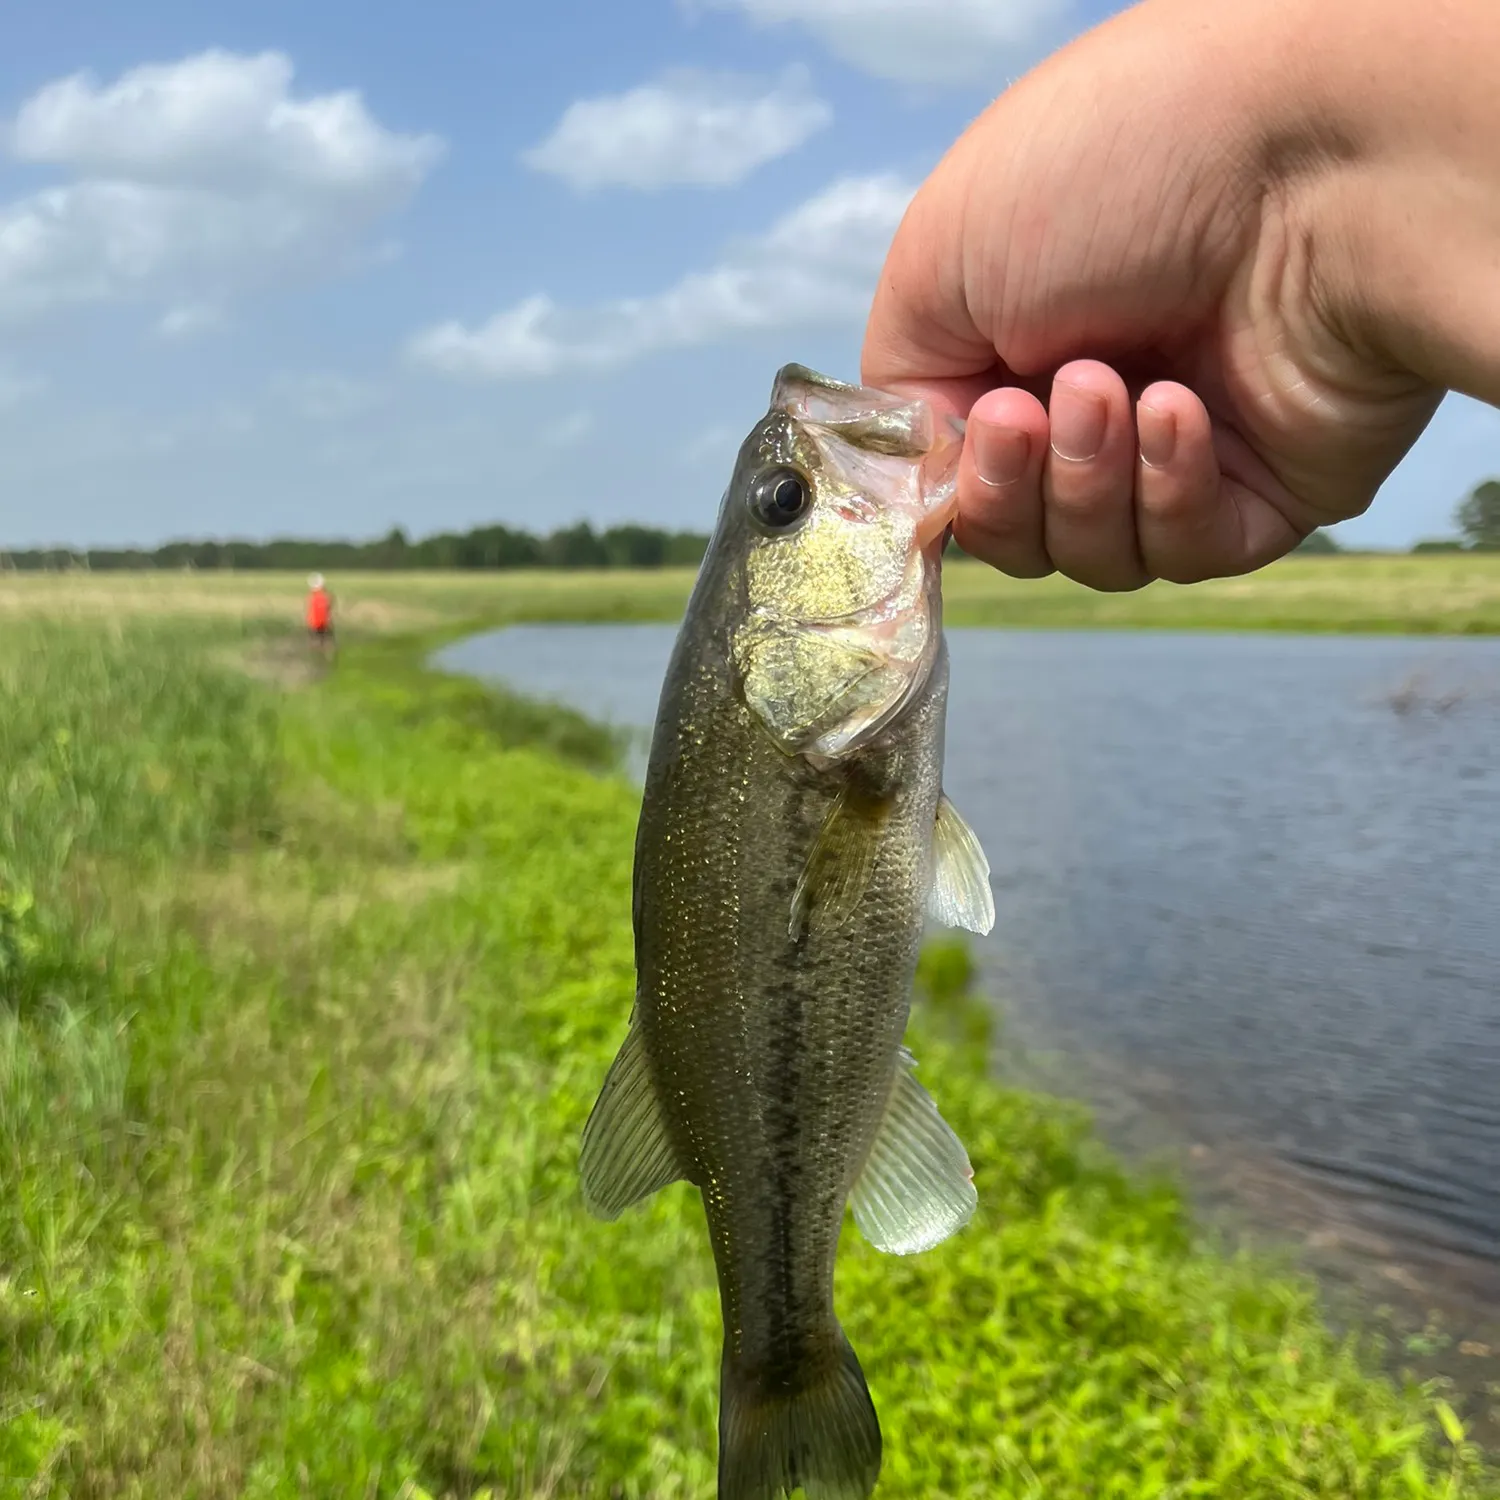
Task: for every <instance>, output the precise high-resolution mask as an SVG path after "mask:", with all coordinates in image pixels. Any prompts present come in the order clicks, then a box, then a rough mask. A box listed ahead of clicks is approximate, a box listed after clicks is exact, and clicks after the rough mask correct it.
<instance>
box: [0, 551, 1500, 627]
mask: <svg viewBox="0 0 1500 1500" xmlns="http://www.w3.org/2000/svg"><path fill="white" fill-rule="evenodd" d="M692 581H693V575H692V572H691V571H690V570H688V569H664V570H661V571H656V572H639V573H632V572H626V571H623V570H622V571H614V572H601V573H590V572H580V573H564V572H526V573H489V574H486V573H350V574H346V575H343V576H341V577H339V578H335V579H334V580H333V587H334V589H335V590H336V592H337V594H338V595H339V598H340V601H341V606H342V607H341V617H342V618H343V619H344V620H345V622H346V623H347V624H348V625H349V626H350V627H352V628H366V629H370V630H379V631H388V630H392V629H403V630H424V629H432V628H440V627H441V626H442V625H443V624H445V623H448V622H452V621H455V620H474V619H482V620H487V621H492V622H502V621H505V620H516V619H531V620H548V619H567V620H577V619H590V620H616V619H629V620H674V619H676V618H677V617H678V616H679V615H680V613H681V611H682V607H683V605H684V604H685V603H686V601H687V596H688V591H689V589H690V588H691V587H692ZM302 589H303V579H302V577H301V576H300V575H295V574H285V573H229V574H218V575H215V574H211V573H95V574H69V575H58V574H15V573H12V574H0V621H3V620H5V619H7V618H14V617H24V616H27V615H30V614H33V613H35V612H38V611H40V612H42V613H45V614H46V615H48V616H49V617H52V618H60V617H72V618H85V619H87V618H107V619H124V618H130V617H133V616H137V615H141V614H145V615H150V616H160V615H163V614H167V615H183V614H186V615H193V616H203V617H207V618H211V619H216V620H220V621H231V620H232V621H238V622H250V621H256V620H263V621H265V620H285V619H286V618H287V617H288V615H289V614H291V613H293V612H294V611H295V610H296V609H297V608H298V605H299V601H300V598H301V593H302ZM944 596H945V599H946V607H947V616H948V620H949V622H950V623H951V624H955V625H994V626H1008V627H1012V628H1027V627H1036V628H1046V629H1072V628H1080V627H1082V628H1094V629H1131V628H1144V629H1166V630H1172V629H1186V630H1291V631H1347V632H1382V633H1405V634H1420V635H1432V634H1452V635H1466V634H1494V633H1496V632H1500V553H1479V554H1454V553H1432V554H1425V555H1420V556H1397V555H1392V556H1349V557H1337V556H1335V557H1291V558H1286V559H1284V560H1283V561H1281V562H1279V563H1276V564H1274V565H1273V566H1271V567H1269V568H1264V569H1262V570H1261V571H1260V572H1258V573H1254V574H1251V575H1249V576H1248V577H1245V578H1224V579H1215V580H1213V581H1211V582H1208V583H1199V584H1193V585H1191V586H1187V587H1182V586H1178V585H1175V584H1168V583H1155V584H1152V585H1150V586H1149V587H1148V588H1145V589H1142V590H1139V591H1138V592H1136V593H1130V594H1097V593H1093V592H1091V591H1090V590H1088V589H1084V588H1080V587H1078V586H1077V585H1076V584H1073V583H1070V582H1068V581H1067V580H1066V579H1062V578H1056V577H1054V578H1044V579H1039V580H1032V581H1026V582H1021V581H1018V580H1016V579H1011V578H1006V577H1003V576H1002V575H1001V574H999V573H996V572H995V571H994V570H993V569H990V568H986V567H983V566H981V565H980V564H978V563H974V562H971V561H968V560H966V559H965V560H960V561H956V562H950V563H949V565H948V567H947V568H946V570H945V581H944Z"/></svg>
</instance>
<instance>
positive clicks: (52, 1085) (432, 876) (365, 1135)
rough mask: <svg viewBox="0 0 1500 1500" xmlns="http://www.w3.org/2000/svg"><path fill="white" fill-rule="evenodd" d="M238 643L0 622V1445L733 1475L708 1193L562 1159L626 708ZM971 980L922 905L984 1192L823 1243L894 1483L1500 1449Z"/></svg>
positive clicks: (82, 1455)
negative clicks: (1186, 1201) (887, 1247)
mask: <svg viewBox="0 0 1500 1500" xmlns="http://www.w3.org/2000/svg"><path fill="white" fill-rule="evenodd" d="M226 644H232V642H229V641H228V639H227V638H220V637H214V636H212V635H210V636H209V637H208V638H207V639H206V640H205V639H203V638H202V636H201V631H200V632H199V634H198V636H197V637H195V638H189V637H186V636H184V635H183V634H182V633H180V632H179V631H177V630H174V629H167V628H163V627H159V626H155V627H151V628H150V629H147V630H144V631H135V630H130V631H126V632H124V633H123V634H119V635H117V636H115V637H112V638H111V637H108V636H106V635H105V634H103V633H102V632H98V631H96V630H89V629H83V628H77V629H73V628H69V629H63V628H55V629H49V630H46V631H42V630H36V629H32V628H29V627H28V628H27V629H26V630H19V629H16V628H7V629H6V630H5V632H4V639H3V641H0V645H3V646H4V648H5V649H4V651H3V659H4V660H5V661H6V663H7V666H6V667H5V669H4V670H3V672H0V726H3V728H0V756H3V759H0V775H3V776H4V778H5V780H4V787H5V793H6V795H5V807H4V817H5V820H6V821H5V822H4V824H3V830H4V832H3V838H4V841H5V842H4V844H3V850H4V854H5V858H6V861H7V865H6V870H7V874H6V880H7V885H6V891H7V895H6V897H5V900H6V902H7V905H6V906H5V907H4V911H5V912H6V913H7V915H6V917H5V918H4V920H3V921H0V952H3V953H4V955H5V957H4V959H3V961H0V962H3V967H0V974H3V975H4V976H5V977H4V978H3V979H0V986H3V988H0V996H3V998H0V1173H3V1195H0V1495H5V1496H9V1495H16V1496H38V1497H40V1496H46V1497H54V1496H55V1497H63V1496H67V1497H76V1500H94V1497H105V1496H108V1497H134V1496H139V1497H147V1496H149V1497H153V1500H156V1497H163V1496H191V1497H200V1496H201V1497H215V1500H217V1497H226V1500H227V1497H230V1496H245V1497H255V1500H267V1497H278V1500H279V1497H293V1496H297V1497H303V1496H307V1497H313V1496H316V1497H328V1496H340V1497H342V1496H350V1497H366V1496H383V1497H393V1500H394V1497H402V1500H419V1497H422V1496H427V1497H453V1500H459V1497H462V1500H474V1497H478V1496H481V1495H487V1496H490V1497H492V1500H495V1497H500V1496H507V1497H537V1500H540V1497H544V1496H545V1497H585V1496H587V1497H599V1496H605V1497H630V1500H637V1497H639V1500H644V1497H653V1500H667V1497H686V1496H700V1495H704V1494H708V1493H711V1490H712V1475H713V1419H714V1412H715V1406H716V1389H715V1387H716V1377H717V1363H718V1359H717V1356H718V1347H717V1338H718V1327H717V1302H716V1297H715V1293H714V1286H713V1277H712V1267H711V1264H710V1260H709V1256H708V1252H707V1247H706V1241H705V1236H704V1232H703V1224H702V1214H701V1210H700V1208H699V1207H698V1205H697V1203H696V1202H695V1200H694V1198H693V1196H692V1195H691V1193H690V1192H689V1191H688V1190H687V1189H686V1188H685V1187H682V1186H678V1187H675V1188H672V1189H670V1190H668V1191H667V1192H666V1193H664V1194H662V1195H660V1196H659V1197H658V1199H657V1200H655V1201H654V1202H652V1203H650V1204H648V1205H646V1206H644V1207H643V1208H642V1209H640V1210H639V1211H634V1212H632V1213H631V1214H630V1215H628V1216H626V1217H625V1218H624V1219H622V1220H621V1221H620V1222H618V1223H615V1224H611V1225H601V1224H597V1223H594V1222H593V1221H591V1220H589V1219H588V1218H587V1217H586V1216H585V1215H584V1214H583V1212H582V1210H581V1208H580V1206H579V1203H578V1194H577V1186H576V1177H575V1163H576V1145H577V1140H578V1135H579V1131H580V1129H581V1127H582V1124H583V1121H584V1118H585V1117H586V1114H587V1111H588V1108H589V1106H590V1104H591V1102H592V1099H593V1095H594V1092H595V1090H596V1088H597V1086H598V1083H599V1081H600V1078H601V1076H602V1072H603V1069H604V1067H605V1065H606V1064H607V1062H608V1060H609V1057H610V1055H611V1053H612V1051H613V1049H614V1047H615V1046H616V1045H617V1043H618V1041H619V1039H620V1036H621V1034H622V1032H623V1028H624V1023H625V1018H626V1015H627V1012H628V1010H629V1005H630V999H631V990H632V982H633V980H632V963H631V946H630V924H629V916H628V913H629V874H630V857H631V841H632V833H633V826H634V817H635V794H634V793H633V792H632V790H631V788H630V787H629V786H628V785H627V784H626V783H624V782H623V781H621V780H618V779H614V778H612V777H610V776H607V775H605V776H600V775H599V774H597V773H596V772H595V771H593V770H590V769H589V766H598V765H599V764H601V763H602V762H603V761H604V760H605V759H606V758H607V755H608V752H609V746H608V743H607V741H603V740H600V739H599V738H597V737H593V738H591V737H590V734H589V732H588V730H587V727H586V726H581V725H579V724H577V723H574V722H572V721H570V720H568V719H566V717H564V718H563V719H562V720H559V721H558V722H555V723H552V724H550V725H545V724H543V722H542V720H541V719H540V718H538V716H537V714H536V711H535V710H524V709H522V708H519V707H517V706H515V705H511V704H507V703H506V702H505V701H504V700H499V701H498V702H497V701H496V700H492V699H488V698H486V697H485V695H484V694H483V693H482V692H481V690H479V689H478V688H475V687H472V686H470V685H467V684H461V683H452V682H443V681H441V680H437V679H430V678H427V677H425V676H424V675H422V674H420V673H419V672H417V671H416V669H415V666H414V662H413V658H412V656H411V655H410V654H407V655H403V654H402V653H401V652H400V651H399V650H397V649H396V648H395V647H393V646H389V645H387V646H384V647H381V648H379V649H378V650H377V649H375V648H371V649H370V650H369V651H368V652H365V651H362V650H361V649H355V650H352V651H351V652H350V653H349V654H348V655H347V656H346V657H345V659H344V661H343V662H342V663H341V664H340V668H339V670H338V671H337V672H336V673H335V674H334V675H333V676H332V677H331V678H329V679H328V680H326V681H324V682H322V683H319V684H317V685H315V686H313V687H310V688H307V689H305V690H303V691H300V692H297V693H282V694H278V693H275V692H273V691H272V690H271V689H269V688H264V687H261V686H258V685H256V684H254V683H252V682H250V681H249V680H247V679H246V678H244V677H243V676H241V675H237V674H236V673H235V672H234V671H233V670H232V669H231V668H229V667H227V666H215V665H213V664H212V662H213V661H214V660H215V659H217V653H219V652H220V651H221V648H222V647H224V646H225V645H226ZM965 980H966V964H965V960H964V957H963V954H962V952H961V951H960V950H958V949H955V948H952V947H944V948H940V949H935V950H933V951H932V952H931V953H930V954H929V955H928V957H927V959H926V960H925V961H924V968H923V985H924V990H925V992H926V994H927V995H928V997H929V998H928V1000H927V1002H926V1005H925V1007H924V1014H923V1017H922V1019H921V1020H920V1021H919V1023H918V1025H917V1027H916V1029H915V1035H914V1043H915V1045H916V1047H917V1049H918V1051H919V1054H920V1056H921V1057H922V1060H923V1072H924V1076H925V1077H926V1080H927V1082H928V1084H929V1086H930V1087H931V1088H932V1090H933V1092H934V1093H935V1094H936V1096H937V1097H938V1098H939V1099H940V1100H941V1102H942V1105H943V1108H944V1111H945V1113H946V1114H947V1115H948V1117H949V1118H950V1119H951V1120H952V1121H953V1122H954V1124H955V1126H956V1127H957V1128H958V1129H959V1130H960V1132H961V1133H962V1134H963V1136H964V1137H965V1139H966V1141H967V1143H968V1145H969V1148H970V1151H971V1154H972V1156H973V1160H974V1163H975V1168H976V1173H977V1178H978V1183H979V1186H980V1190H981V1203H982V1207H981V1210H980V1214H979V1216H978V1217H977V1219H976V1220H975V1222H974V1223H973V1224H972V1225H971V1226H970V1227H969V1228H968V1229H967V1230H966V1231H965V1232H964V1233H963V1234H962V1235H960V1236H958V1237H957V1238H956V1239H955V1240H953V1241H951V1242H950V1243H949V1244H947V1245H945V1246H943V1247H941V1248H940V1249H938V1250H936V1251H934V1252H931V1253H930V1254H928V1255H925V1256H920V1257H914V1258H912V1259H910V1260H899V1259H893V1258H890V1257H882V1256H879V1255H877V1254H875V1253H873V1252H871V1251H869V1250H868V1248H867V1247H865V1246H864V1245H863V1244H862V1243H860V1242H859V1241H858V1238H857V1236H854V1235H851V1236H850V1240H849V1243H848V1244H847V1247H846V1249H845V1251H844V1252H843V1255H842V1259H841V1267H840V1286H839V1296H840V1305H841V1310H842V1312H843V1314H844V1316H845V1321H846V1323H847V1326H848V1328H849V1332H850V1335H851V1337H852V1338H853V1340H854V1342H855V1344H856V1347H857V1348H858V1349H859V1350H860V1353H861V1356H862V1358H863V1360H864V1363H865V1366H866V1369H867V1371H868V1373H869V1376H870V1380H871V1384H872V1387H873V1390H874V1393H875V1398H876V1401H877V1403H878V1405H879V1407H880V1409H881V1413H882V1419H883V1422H884V1425H885V1429H886V1440H887V1462H886V1471H885V1478H884V1480H883V1481H882V1489H881V1491H880V1493H881V1494H882V1495H886V1496H891V1497H896V1496H913V1497H915V1496H924V1497H926V1496H933V1495H943V1496H952V1497H970V1496H973V1497H978V1496H1005V1497H1022V1496H1027V1497H1029V1496H1042V1495H1046V1496H1049V1497H1062V1496H1068V1497H1072V1496H1080V1497H1082V1496H1090V1497H1115V1496H1118V1497H1122V1500H1123V1497H1126V1496H1129V1497H1131V1500H1135V1497H1152V1496H1154V1497H1163V1500H1165V1497H1185V1496H1192V1495H1202V1496H1222V1497H1230V1500H1234V1497H1247V1500H1248V1497H1251V1496H1254V1497H1257V1500H1259V1497H1292V1496H1298V1497H1302V1496H1327V1497H1340V1500H1346V1497H1361V1500H1363V1497H1370V1500H1387V1497H1389V1500H1394V1497H1397V1496H1400V1497H1403V1500H1405V1497H1416V1500H1422V1497H1428V1496H1432V1497H1436V1496H1449V1497H1485V1496H1500V1482H1497V1481H1496V1479H1495V1477H1494V1476H1493V1475H1492V1474H1491V1475H1487V1474H1486V1473H1485V1472H1484V1470H1483V1468H1482V1464H1481V1460H1480V1456H1479V1454H1478V1452H1477V1451H1476V1450H1475V1449H1474V1448H1473V1446H1472V1444H1470V1443H1468V1442H1467V1441H1466V1440H1465V1438H1464V1435H1463V1430H1462V1427H1461V1425H1460V1414H1458V1413H1455V1412H1453V1411H1452V1410H1451V1409H1450V1408H1448V1407H1447V1406H1444V1405H1441V1404H1440V1401H1441V1394H1442V1393H1441V1391H1440V1390H1439V1389H1438V1388H1436V1387H1428V1388H1418V1387H1416V1386H1407V1387H1400V1388H1398V1387H1397V1386H1394V1385H1392V1384H1390V1383H1388V1382H1387V1381H1385V1380H1382V1379H1380V1378H1377V1377H1374V1376H1372V1375H1371V1374H1369V1373H1368V1366H1367V1364H1366V1362H1365V1360H1364V1358H1363V1356H1362V1354H1361V1353H1360V1351H1359V1350H1358V1349H1357V1348H1355V1347H1354V1346H1352V1345H1350V1344H1346V1343H1343V1342H1340V1341H1338V1340H1335V1339H1334V1338H1333V1337H1332V1336H1331V1335H1330V1334H1329V1333H1328V1332H1327V1330H1326V1328H1325V1326H1324V1324H1323V1323H1322V1321H1321V1319H1320V1316H1319V1313H1318V1308H1317V1304H1316V1300H1315V1297H1314V1295H1313V1293H1312V1291H1311V1288H1310V1287H1309V1286H1308V1285H1307V1284H1305V1283H1303V1282H1300V1281H1297V1280H1293V1279H1286V1278H1282V1277H1278V1276H1274V1275H1271V1274H1270V1273H1269V1272H1268V1271H1267V1270H1266V1269H1265V1268H1264V1267H1261V1266H1259V1265H1257V1264H1254V1263H1252V1262H1249V1261H1228V1260H1225V1259H1222V1258H1219V1257H1217V1256H1215V1255H1213V1254H1211V1253H1208V1252H1207V1251H1202V1250H1199V1249H1197V1248H1195V1246H1194V1243H1193V1237H1192V1234H1191V1231H1190V1227H1189V1225H1188V1223H1187V1220H1186V1218H1185V1216H1184V1213H1183V1210H1182V1205H1181V1203H1180V1201H1179V1199H1178V1197H1177V1196H1176V1194H1175V1193H1174V1192H1173V1191H1172V1190H1171V1189H1170V1188H1169V1187H1166V1186H1163V1185H1159V1184H1139V1183H1135V1182H1133V1181H1132V1180H1130V1179H1129V1178H1128V1177H1127V1176H1125V1175H1124V1174H1123V1173H1122V1172H1121V1171H1120V1170H1119V1169H1118V1168H1117V1167H1116V1166H1115V1165H1114V1164H1112V1163H1111V1162H1110V1161H1109V1160H1108V1159H1107V1158H1105V1157H1104V1156H1103V1155H1102V1153H1101V1152H1100V1151H1099V1149H1098V1147H1097V1146H1096V1145H1095V1143H1094V1142H1093V1140H1092V1137H1091V1136H1090V1134H1089V1131H1088V1127H1087V1123H1086V1121H1085V1120H1084V1119H1083V1118H1082V1117H1081V1115H1079V1114H1078V1113H1077V1112H1076V1111H1074V1110H1073V1109H1071V1108H1069V1107H1067V1106H1063V1105H1060V1104H1057V1103H1053V1102H1051V1101H1048V1100H1045V1099H1041V1098H1037V1097H1034V1096H1030V1095H1026V1094H1021V1093H1017V1092H1013V1091H1008V1090H1001V1089H998V1088H996V1087H995V1086H993V1085H992V1084H991V1083H989V1082H988V1081H987V1080H986V1079H985V1077H984V1076H983V1073H982V1064H981V1062H980V1059H981V1058H982V1056H983V1055H984V1052H985V1047H984V1046H983V1045H982V1043H983V1033H984V1027H985V1020H984V1013H983V1012H982V1011H981V1010H979V1009H977V1008H976V1007H975V1006H974V1005H973V1003H972V1001H970V1000H969V999H968V998H967V997H966V995H965V993H964V986H965ZM1445 1424H1446V1430H1445Z"/></svg>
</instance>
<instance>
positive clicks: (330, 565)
mask: <svg viewBox="0 0 1500 1500" xmlns="http://www.w3.org/2000/svg"><path fill="white" fill-rule="evenodd" d="M1453 520H1454V525H1455V528H1456V529H1457V532H1458V535H1457V536H1455V537H1438V538H1432V539H1428V540H1425V541H1420V542H1418V543H1417V544H1416V545H1415V546H1414V547H1413V548H1412V551H1413V552H1500V479H1487V480H1485V481H1484V483H1483V484H1480V485H1477V486H1476V487H1475V488H1474V489H1473V490H1472V491H1471V492H1470V493H1469V495H1468V496H1467V497H1466V498H1465V499H1464V500H1463V501H1462V502H1461V503H1460V505H1459V506H1458V508H1457V510H1455V511H1454V513H1453ZM707 548H708V537H707V536H705V535H703V534H702V533H701V532H697V531H661V530H658V529H657V528H656V527H654V526H611V527H609V528H608V529H607V530H604V531H595V530H594V528H593V527H592V526H591V525H589V523H588V522H587V521H580V522H579V523H578V524H577V525H576V526H564V527H562V528H561V529H560V530H558V531H553V532H550V533H549V534H548V535H546V536H536V535H534V534H533V533H532V532H529V531H521V530H519V529H517V528H515V527H511V526H476V527H475V528H474V529H473V530H472V531H463V532H456V531H443V532H439V533H438V534H437V535H435V536H429V537H423V538H422V539H421V540H420V541H415V542H414V541H412V540H410V539H409V538H408V536H407V534H406V532H405V531H404V530H402V528H401V527H399V526H397V527H395V528H393V529H392V530H391V531H389V532H387V533H386V535H385V536H383V537H380V538H378V539H376V540H374V541H368V542H349V541H315V540H309V539H306V538H294V537H283V538H278V539H276V540H274V541H269V542H243V541H226V542H218V541H184V542H168V543H166V545H165V546H161V547H156V548H154V549H151V550H147V549H144V548H138V547H123V548H107V547H95V548H90V549H88V550H87V551H83V552H75V551H70V550H68V549H67V548H58V547H40V548H34V549H32V550H30V551H26V552H4V551H0V569H4V568H15V569H18V570H21V571H44V570H52V571H57V570H62V569H68V568H89V569H97V570H108V569H111V568H177V569H181V568H236V569H245V570H250V569H255V568H264V569H267V570H270V569H276V570H280V571H292V572H306V571H311V570H313V569H320V570H325V571H328V570H333V569H339V570H341V571H344V572H352V571H356V570H359V569H365V570H369V571H375V570H380V571H387V570H397V569H401V568H676V567H686V568H691V567H696V566H697V565H698V564H699V563H700V562H701V561H702V560H703V554H704V552H705V551H706V550H707ZM954 550H955V551H957V550H959V549H958V548H957V546H956V545H955V546H954ZM1297 550H1298V551H1299V552H1341V551H1343V550H1344V549H1343V548H1342V547H1341V546H1340V545H1339V544H1338V542H1336V541H1335V540H1334V539H1333V537H1332V536H1330V535H1329V533H1328V532H1326V531H1315V532H1313V533H1312V535H1311V536H1309V537H1308V538H1307V539H1306V540H1305V541H1304V542H1303V543H1302V545H1301V546H1300V547H1298V549H1297Z"/></svg>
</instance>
